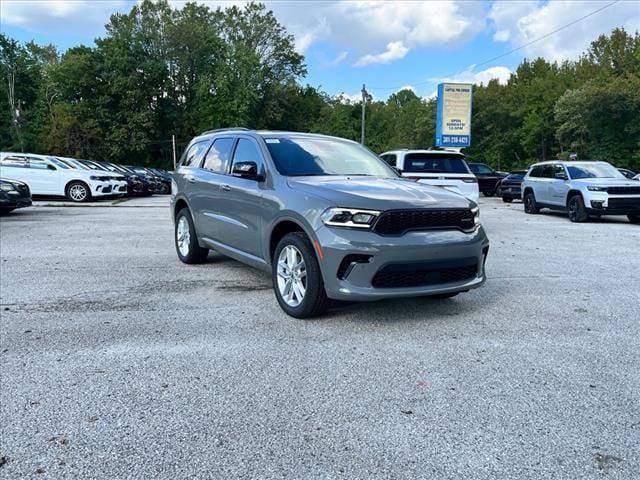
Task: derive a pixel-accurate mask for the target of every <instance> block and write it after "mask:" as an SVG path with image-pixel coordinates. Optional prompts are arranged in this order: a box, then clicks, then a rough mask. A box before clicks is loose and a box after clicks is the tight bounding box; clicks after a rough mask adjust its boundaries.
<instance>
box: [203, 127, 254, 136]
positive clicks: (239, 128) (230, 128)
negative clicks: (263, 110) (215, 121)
mask: <svg viewBox="0 0 640 480" xmlns="http://www.w3.org/2000/svg"><path fill="white" fill-rule="evenodd" d="M230 130H245V131H248V130H249V129H248V128H244V127H227V128H214V129H213V130H207V131H206V132H202V133H201V134H200V135H207V134H209V133H216V132H228V131H230Z"/></svg>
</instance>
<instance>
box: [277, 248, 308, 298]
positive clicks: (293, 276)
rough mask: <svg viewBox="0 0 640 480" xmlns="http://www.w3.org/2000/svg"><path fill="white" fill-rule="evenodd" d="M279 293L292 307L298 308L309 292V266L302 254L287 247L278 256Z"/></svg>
mask: <svg viewBox="0 0 640 480" xmlns="http://www.w3.org/2000/svg"><path fill="white" fill-rule="evenodd" d="M277 268H278V270H277V275H278V292H279V293H280V297H282V299H283V300H284V301H285V303H286V304H287V305H289V306H290V307H297V306H298V305H300V303H302V301H303V300H304V295H305V293H306V291H307V266H306V264H305V262H304V258H302V253H300V250H298V249H297V248H296V247H294V246H293V245H287V246H286V247H284V248H283V249H282V251H281V252H280V255H279V256H278V267H277Z"/></svg>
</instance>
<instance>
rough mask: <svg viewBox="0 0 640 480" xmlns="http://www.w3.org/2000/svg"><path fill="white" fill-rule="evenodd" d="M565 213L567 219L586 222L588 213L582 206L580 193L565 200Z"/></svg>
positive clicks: (582, 201)
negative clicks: (567, 216)
mask: <svg viewBox="0 0 640 480" xmlns="http://www.w3.org/2000/svg"><path fill="white" fill-rule="evenodd" d="M567 213H568V215H569V220H571V221H572V222H574V223H581V222H586V221H587V220H588V219H589V213H588V212H587V209H586V208H585V206H584V200H583V199H582V195H574V196H573V197H571V198H570V199H569V201H568V202H567Z"/></svg>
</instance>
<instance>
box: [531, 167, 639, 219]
mask: <svg viewBox="0 0 640 480" xmlns="http://www.w3.org/2000/svg"><path fill="white" fill-rule="evenodd" d="M522 200H523V202H524V211H525V212H526V213H538V212H539V211H540V209H541V208H550V209H554V210H566V211H567V213H568V215H569V219H570V220H571V221H572V222H584V221H587V220H588V219H589V216H600V215H627V217H628V218H629V221H630V222H631V223H640V185H638V182H635V181H633V180H628V179H626V178H625V177H624V175H622V174H621V173H620V172H619V171H618V170H617V169H616V168H615V167H613V166H612V165H611V164H609V163H607V162H595V161H571V162H561V161H557V160H556V161H551V162H542V163H536V164H535V165H533V166H531V168H529V171H528V172H527V174H526V175H525V177H524V180H523V182H522Z"/></svg>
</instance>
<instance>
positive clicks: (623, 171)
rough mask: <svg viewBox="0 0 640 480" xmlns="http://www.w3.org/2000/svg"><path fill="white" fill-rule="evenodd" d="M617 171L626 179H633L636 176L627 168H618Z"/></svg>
mask: <svg viewBox="0 0 640 480" xmlns="http://www.w3.org/2000/svg"><path fill="white" fill-rule="evenodd" d="M618 171H619V172H620V173H621V174H622V175H624V176H625V177H626V178H629V179H633V177H635V176H636V175H637V173H636V172H634V171H633V170H629V169H628V168H619V169H618Z"/></svg>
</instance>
